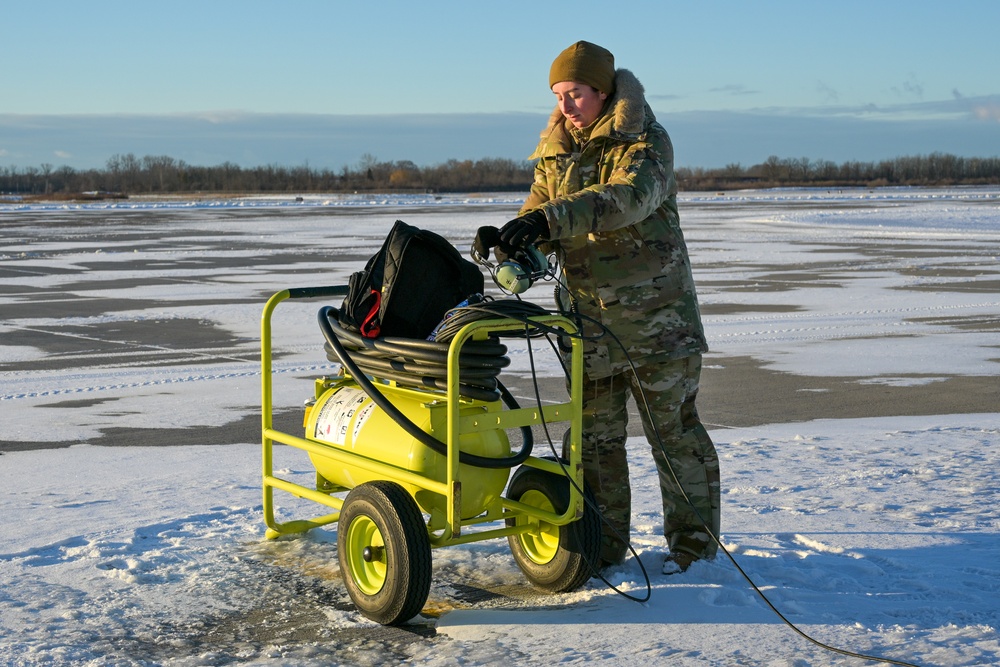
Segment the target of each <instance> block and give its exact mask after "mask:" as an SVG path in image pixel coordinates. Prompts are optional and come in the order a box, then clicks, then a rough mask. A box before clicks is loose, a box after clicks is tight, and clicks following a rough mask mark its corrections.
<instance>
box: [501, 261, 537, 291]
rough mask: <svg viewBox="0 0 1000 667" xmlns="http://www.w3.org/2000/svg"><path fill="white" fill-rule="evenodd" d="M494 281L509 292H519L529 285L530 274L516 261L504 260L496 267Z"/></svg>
mask: <svg viewBox="0 0 1000 667" xmlns="http://www.w3.org/2000/svg"><path fill="white" fill-rule="evenodd" d="M496 282H497V285H499V286H500V287H502V288H504V289H505V290H507V291H508V292H510V293H511V294H520V293H521V292H524V291H526V290H527V289H528V288H529V287H531V276H530V275H529V274H528V272H527V271H525V270H524V267H523V266H521V265H520V264H518V263H517V262H504V263H503V264H501V265H500V266H498V267H497V271H496Z"/></svg>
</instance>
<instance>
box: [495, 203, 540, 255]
mask: <svg viewBox="0 0 1000 667" xmlns="http://www.w3.org/2000/svg"><path fill="white" fill-rule="evenodd" d="M547 238H549V221H548V220H546V219H545V214H544V213H542V212H541V211H532V212H531V213H525V214H524V215H522V216H521V217H520V218H514V219H513V220H511V221H510V222H508V223H507V224H506V225H504V226H503V227H501V228H500V247H502V248H504V249H505V250H509V251H510V252H511V253H513V252H514V251H515V250H521V249H526V248H527V247H528V246H530V245H531V244H533V243H534V242H535V241H537V240H539V239H547Z"/></svg>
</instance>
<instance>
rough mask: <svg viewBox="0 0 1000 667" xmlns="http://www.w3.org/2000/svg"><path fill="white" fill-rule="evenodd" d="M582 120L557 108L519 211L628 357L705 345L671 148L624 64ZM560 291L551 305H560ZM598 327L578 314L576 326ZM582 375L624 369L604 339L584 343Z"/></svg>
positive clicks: (579, 300) (583, 304)
mask: <svg viewBox="0 0 1000 667" xmlns="http://www.w3.org/2000/svg"><path fill="white" fill-rule="evenodd" d="M615 89H616V91H615V94H614V95H613V96H612V97H611V98H610V99H609V100H608V102H607V104H606V106H605V109H604V112H603V114H602V115H601V116H600V117H599V118H598V119H597V120H595V121H594V123H593V124H591V126H589V127H587V128H583V129H582V130H578V129H576V128H575V127H573V125H572V124H570V123H569V122H568V121H566V120H565V119H564V118H563V115H562V114H561V113H560V112H559V109H558V108H557V109H556V110H555V111H554V112H553V113H552V116H551V117H550V119H549V123H548V125H547V127H546V128H545V130H544V131H543V132H542V134H541V141H540V142H539V144H538V147H537V148H536V149H535V152H534V153H533V154H532V155H531V156H530V157H529V159H531V160H538V162H537V163H536V166H535V181H534V184H533V185H532V187H531V191H530V192H529V194H528V197H527V199H526V201H525V204H524V206H523V207H522V209H521V213H522V214H523V213H526V212H528V211H531V210H534V209H540V210H541V211H543V212H544V213H545V217H546V219H547V220H548V223H549V238H550V240H551V241H550V243H549V245H548V248H545V249H547V250H552V251H554V252H555V253H556V257H557V258H558V260H559V263H560V266H561V268H562V275H563V280H564V282H565V284H566V286H567V288H568V290H569V295H568V296H571V297H572V299H573V300H574V301H575V302H576V307H577V308H578V310H579V312H580V313H581V314H582V315H584V316H586V318H593V319H594V320H596V321H598V322H600V323H601V324H603V325H604V326H605V327H607V328H608V329H610V330H611V331H612V332H613V333H614V334H615V336H616V337H617V338H618V339H619V340H620V341H621V342H622V344H623V345H624V347H625V348H626V349H627V350H628V356H629V357H631V359H632V361H633V362H642V361H644V360H646V361H648V360H649V358H650V357H656V356H663V357H668V358H680V357H685V356H689V355H691V354H699V353H702V352H704V351H706V350H707V345H706V342H705V334H704V331H703V329H702V325H701V316H700V314H699V311H698V300H697V296H696V294H695V287H694V280H693V278H692V276H691V265H690V262H689V260H688V253H687V246H686V244H685V242H684V235H683V234H682V233H681V227H680V220H679V218H678V215H677V182H676V180H675V178H674V168H673V162H674V152H673V145H672V144H671V142H670V137H669V136H668V135H667V132H666V130H664V129H663V127H662V126H661V125H660V124H659V123H657V122H656V118H655V117H654V116H653V112H652V110H651V109H650V108H649V106H648V105H647V104H646V100H645V93H644V90H643V87H642V84H640V83H639V81H638V80H637V79H636V78H635V76H634V75H633V74H632V73H631V72H629V71H628V70H625V69H619V70H617V72H616V74H615ZM568 296H567V295H566V294H565V293H563V294H561V299H560V300H561V301H562V302H563V303H562V304H561V305H562V306H563V307H566V306H567V305H569V300H568ZM599 329H600V327H598V326H596V325H594V324H592V323H590V324H588V323H587V322H586V319H585V325H584V331H585V332H586V333H587V334H596V333H598V332H599ZM585 350H586V354H585V364H586V368H587V373H588V375H590V376H591V377H594V378H597V377H605V376H607V375H609V374H611V373H615V372H620V371H622V370H624V369H625V368H627V358H626V355H625V354H624V352H623V351H622V349H621V348H620V347H619V346H618V345H617V344H616V343H615V342H614V339H613V338H611V337H609V336H604V337H603V338H601V339H600V340H598V341H597V342H596V343H593V344H591V343H588V344H587V346H585Z"/></svg>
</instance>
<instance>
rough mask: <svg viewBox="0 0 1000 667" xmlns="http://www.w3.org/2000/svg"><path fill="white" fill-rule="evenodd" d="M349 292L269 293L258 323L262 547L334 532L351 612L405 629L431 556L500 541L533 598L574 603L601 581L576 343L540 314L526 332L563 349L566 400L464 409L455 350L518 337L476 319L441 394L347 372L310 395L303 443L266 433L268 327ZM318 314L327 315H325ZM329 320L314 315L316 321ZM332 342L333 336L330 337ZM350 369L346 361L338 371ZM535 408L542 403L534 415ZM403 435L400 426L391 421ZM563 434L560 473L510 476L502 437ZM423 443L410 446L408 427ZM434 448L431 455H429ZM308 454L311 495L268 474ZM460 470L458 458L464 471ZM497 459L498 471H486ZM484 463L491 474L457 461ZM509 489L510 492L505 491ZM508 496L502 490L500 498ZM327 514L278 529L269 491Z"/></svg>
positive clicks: (542, 466)
mask: <svg viewBox="0 0 1000 667" xmlns="http://www.w3.org/2000/svg"><path fill="white" fill-rule="evenodd" d="M345 293H346V287H344V286H337V287H305V288H296V289H287V290H283V291H281V292H278V293H276V294H274V295H273V296H272V297H271V298H270V299H269V300H268V302H267V304H266V305H265V307H264V311H263V314H262V317H261V378H262V379H261V395H262V397H261V405H262V410H261V424H262V438H263V493H264V521H265V523H266V525H267V531H266V537H267V538H269V539H274V538H277V537H279V536H281V535H288V534H293V533H301V532H305V531H307V530H310V529H311V528H315V527H318V526H324V525H328V524H331V523H333V522H337V552H338V554H337V555H338V560H339V564H340V570H341V573H342V576H343V578H344V583H345V585H346V587H347V590H348V593H349V594H350V596H351V599H352V600H353V601H354V603H355V605H356V606H357V607H358V609H359V610H360V611H361V612H362V613H363V614H364V615H365V616H367V617H368V618H370V619H372V620H374V621H376V622H378V623H382V624H386V625H397V624H401V623H405V622H406V621H408V620H409V619H411V618H413V617H414V616H415V615H417V614H418V613H419V612H420V610H421V609H422V608H423V606H424V604H425V603H426V601H427V595H428V593H429V590H430V582H431V570H432V566H431V549H433V548H437V547H446V546H451V545H457V544H464V543H468V542H475V541H480V540H487V539H494V538H500V537H506V538H507V539H508V542H509V544H510V548H511V552H512V554H513V556H514V559H515V561H516V563H517V565H518V566H519V567H520V568H521V570H522V571H523V572H524V574H525V576H526V577H527V578H528V580H529V581H531V582H532V584H533V585H535V586H537V587H539V588H541V589H544V590H546V591H551V592H563V591H569V590H573V589H575V588H578V587H579V586H581V585H582V584H583V583H584V582H586V581H587V580H588V579H589V578H590V577H591V576H592V574H593V573H594V572H595V571H596V568H597V566H598V557H599V544H600V523H599V517H598V514H597V511H596V508H595V507H594V506H593V504H592V502H590V503H588V502H586V498H587V497H588V496H589V490H588V489H586V488H585V486H584V481H583V469H582V466H581V463H580V460H581V444H580V443H581V399H580V396H581V381H580V378H581V377H582V373H583V355H582V343H581V340H580V339H579V337H577V336H576V333H577V329H576V327H575V326H574V324H573V322H572V321H570V320H569V319H567V318H565V317H562V316H560V315H553V314H545V315H543V316H539V317H537V318H535V319H533V320H532V322H533V323H534V324H537V325H538V326H542V327H545V328H546V329H547V330H557V331H560V332H562V334H563V335H562V339H563V340H568V341H571V344H572V350H571V353H570V383H569V385H570V391H569V394H570V395H569V400H568V401H566V402H562V403H545V404H541V405H537V404H536V405H535V406H532V407H526V408H521V407H511V406H509V405H506V404H505V403H504V402H501V401H500V400H483V399H480V398H469V397H468V396H464V395H462V393H461V392H460V390H459V386H460V375H461V373H462V366H461V362H460V358H461V355H462V350H463V347H464V346H465V345H466V344H467V342H469V341H485V340H487V339H489V338H490V337H491V336H493V337H495V336H497V335H512V334H513V333H516V332H518V331H525V329H526V322H525V321H523V320H520V319H505V318H495V319H482V320H477V321H474V322H471V323H469V324H467V325H465V326H463V327H462V328H461V330H460V331H459V332H458V333H457V334H456V335H455V336H454V337H453V338H452V340H451V341H450V343H449V344H447V345H445V348H446V350H447V382H446V387H447V388H446V390H445V389H434V388H427V387H423V386H409V385H407V384H406V383H405V382H400V381H398V380H393V379H386V378H380V377H378V375H377V374H373V375H370V376H369V375H368V374H366V373H359V372H355V373H354V374H352V373H351V372H349V371H348V370H347V369H346V368H345V369H344V370H342V371H341V372H340V374H338V375H336V376H335V377H321V378H317V379H316V380H315V382H314V385H315V389H314V397H313V399H312V400H310V401H309V402H308V403H307V405H306V409H305V410H306V413H305V418H304V425H305V433H304V434H302V435H294V434H290V433H284V432H282V431H279V430H276V429H275V428H274V423H273V402H272V401H273V396H272V393H273V392H272V380H273V376H272V326H271V319H272V314H273V313H274V310H275V308H276V307H277V306H278V305H279V304H280V303H282V302H284V301H286V300H289V299H292V300H307V301H308V300H314V299H320V298H330V297H336V296H341V297H342V296H343V295H344V294H345ZM326 310H331V309H330V308H329V307H326ZM323 317H324V315H323V311H321V320H322V318H323ZM328 340H329V337H328ZM346 361H347V363H348V364H349V363H350V359H347V360H346ZM536 403H540V402H536ZM399 414H402V415H403V416H404V421H408V422H409V423H410V424H411V428H410V430H407V429H405V428H404V427H403V426H401V425H400V423H399V417H398V415H399ZM560 422H563V423H565V424H568V434H567V436H568V437H566V438H565V440H564V443H563V450H564V451H563V456H564V457H565V459H564V460H557V459H556V458H555V457H554V456H553V457H546V458H542V457H536V456H526V457H521V459H522V460H519V461H518V463H519V464H518V465H517V466H516V468H514V473H513V475H511V470H512V467H511V466H509V465H507V466H505V464H504V462H505V461H509V460H511V459H512V457H511V447H510V443H509V440H508V436H507V432H508V431H509V430H515V429H520V430H521V431H522V432H524V431H526V430H527V431H529V432H530V429H531V427H532V426H536V425H542V424H544V425H545V426H546V430H547V427H549V426H551V425H553V424H557V423H560ZM414 424H415V425H417V426H418V427H419V430H420V432H418V433H415V432H414V431H413V429H412V425H414ZM428 436H429V437H430V439H431V442H430V444H432V445H438V444H439V445H440V447H430V446H428V444H426V443H427V442H428ZM276 443H278V444H282V445H287V446H289V447H292V448H295V449H298V450H302V451H304V452H306V453H307V454H308V456H309V459H310V460H311V462H312V464H313V466H314V467H315V468H316V484H315V487H314V488H309V487H306V486H303V485H301V484H296V483H293V482H291V481H288V480H286V479H282V478H281V477H278V476H277V475H275V472H274V456H275V444H276ZM463 457H464V458H463ZM494 459H496V460H499V462H500V463H499V467H498V465H494V464H493V463H492V462H491V460H494ZM468 460H472V461H483V460H487V462H488V464H489V465H488V467H481V466H480V465H476V464H473V463H468V462H466V461H468ZM508 482H509V483H508ZM505 489H506V491H505ZM275 490H279V491H285V492H287V493H290V494H292V495H293V496H297V497H300V498H305V499H307V500H310V501H314V502H316V503H318V504H320V505H323V506H325V507H327V508H331V509H332V510H333V511H332V512H329V513H326V514H323V515H321V516H317V517H314V518H304V519H295V520H289V521H284V522H278V521H277V520H276V519H275V504H274V491H275Z"/></svg>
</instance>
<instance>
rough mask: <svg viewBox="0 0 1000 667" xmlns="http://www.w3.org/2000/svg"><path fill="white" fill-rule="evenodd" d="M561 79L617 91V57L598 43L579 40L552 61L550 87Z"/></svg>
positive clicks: (604, 90) (610, 91)
mask: <svg viewBox="0 0 1000 667" xmlns="http://www.w3.org/2000/svg"><path fill="white" fill-rule="evenodd" d="M560 81H575V82H577V83H585V84H587V85H588V86H591V87H593V88H596V89H597V90H599V91H601V92H602V93H607V94H608V95H611V94H612V93H614V92H615V57H614V55H612V53H611V52H610V51H608V50H607V49H605V48H602V47H600V46H598V45H597V44H591V43H590V42H582V41H581V42H577V43H576V44H574V45H573V46H571V47H569V48H568V49H566V50H565V51H563V52H562V53H560V54H559V55H558V56H556V59H555V60H554V61H553V62H552V68H551V69H550V70H549V88H551V87H552V86H554V85H556V84H557V83H559V82H560Z"/></svg>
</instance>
